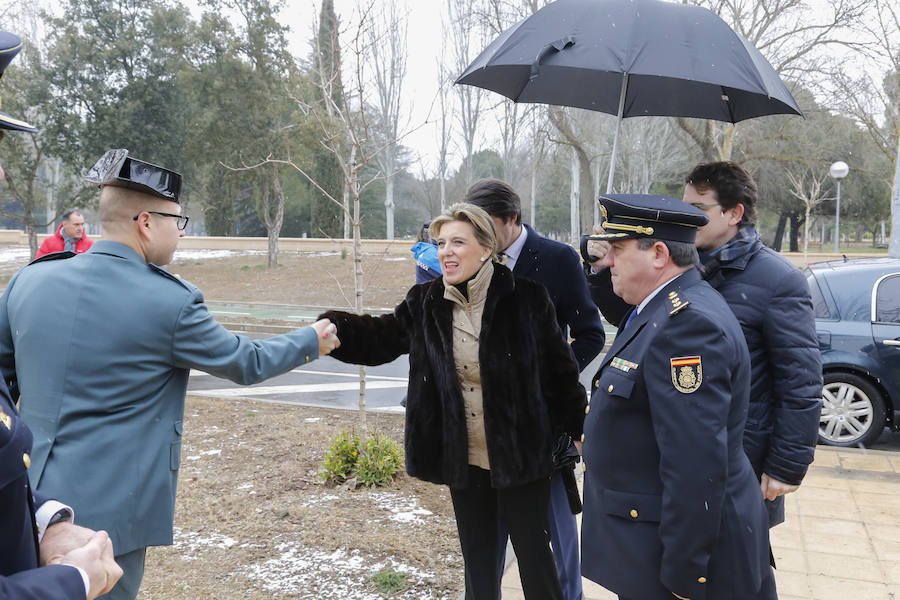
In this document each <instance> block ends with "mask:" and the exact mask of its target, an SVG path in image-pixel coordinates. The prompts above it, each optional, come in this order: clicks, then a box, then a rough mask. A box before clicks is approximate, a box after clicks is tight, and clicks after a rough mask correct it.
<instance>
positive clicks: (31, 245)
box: [25, 212, 38, 260]
mask: <svg viewBox="0 0 900 600" xmlns="http://www.w3.org/2000/svg"><path fill="white" fill-rule="evenodd" d="M25 233H26V234H27V235H28V249H29V250H31V259H32V260H34V257H35V255H36V254H37V251H38V243H37V229H36V228H35V226H34V219H32V218H31V215H30V214H29V213H28V212H26V213H25Z"/></svg>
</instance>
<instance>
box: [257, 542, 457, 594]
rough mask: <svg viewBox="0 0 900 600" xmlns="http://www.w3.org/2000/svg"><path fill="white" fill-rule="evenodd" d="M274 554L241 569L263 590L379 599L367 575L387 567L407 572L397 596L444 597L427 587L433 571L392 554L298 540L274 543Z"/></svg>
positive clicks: (369, 575) (370, 575) (432, 576)
mask: <svg viewBox="0 0 900 600" xmlns="http://www.w3.org/2000/svg"><path fill="white" fill-rule="evenodd" d="M276 550H277V551H278V552H280V553H281V554H280V556H278V557H277V558H271V559H269V560H267V561H265V562H262V563H257V564H255V565H252V566H250V567H249V568H248V569H246V570H245V571H243V573H242V574H243V575H246V576H247V577H249V578H250V579H253V580H256V581H257V582H258V584H259V585H260V586H261V587H262V588H263V589H265V590H268V591H270V592H277V593H282V594H289V595H294V596H296V597H298V598H304V599H306V598H310V599H313V598H342V599H346V600H381V599H382V598H383V596H382V595H381V594H380V593H378V592H377V591H375V590H374V589H372V588H370V581H369V580H370V579H371V577H372V576H373V575H375V574H376V573H378V572H379V571H382V570H385V569H390V570H393V571H397V572H400V573H404V574H405V575H406V579H407V583H408V585H409V587H408V588H407V589H406V591H404V592H402V593H400V594H396V595H394V596H392V598H396V599H399V600H444V599H446V598H447V597H446V596H435V595H434V593H433V592H432V591H431V590H430V589H428V585H429V582H430V580H433V579H434V574H433V573H428V572H425V571H420V570H418V569H416V568H415V567H411V566H408V565H404V564H401V563H398V562H396V561H395V560H394V559H393V558H387V559H376V558H374V557H365V556H361V555H360V554H359V551H357V550H353V551H351V552H350V553H349V554H348V552H347V551H346V550H344V549H339V550H336V551H335V552H331V553H328V552H321V551H318V550H312V549H309V548H304V547H303V546H300V545H299V544H294V543H282V544H278V546H276Z"/></svg>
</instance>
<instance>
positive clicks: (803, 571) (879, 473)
mask: <svg viewBox="0 0 900 600" xmlns="http://www.w3.org/2000/svg"><path fill="white" fill-rule="evenodd" d="M785 512H786V517H787V520H786V521H785V522H784V523H782V524H781V525H779V526H777V527H775V528H774V529H773V530H772V534H771V535H772V548H773V551H774V554H775V562H776V563H777V564H778V569H777V570H776V572H775V578H776V581H777V583H778V597H779V599H780V600H900V454H897V453H895V452H883V451H877V450H858V449H847V448H830V447H825V446H819V448H818V449H817V450H816V460H815V463H813V465H812V466H811V467H810V470H809V474H808V475H807V476H806V479H805V480H804V482H803V485H802V486H801V487H800V489H799V490H798V491H797V492H795V493H793V494H789V495H788V496H787V499H786V501H785ZM583 581H584V600H616V595H615V594H613V593H612V592H609V591H608V590H606V589H604V588H602V587H600V586H599V585H596V584H595V583H593V582H591V581H588V580H587V579H585V580H583ZM502 589H503V600H519V599H522V598H524V596H523V595H522V588H521V584H520V582H519V571H518V568H517V566H516V564H515V562H514V561H513V562H512V564H510V566H509V568H507V570H506V575H505V576H504V578H503V588H502Z"/></svg>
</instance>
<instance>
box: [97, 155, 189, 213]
mask: <svg viewBox="0 0 900 600" xmlns="http://www.w3.org/2000/svg"><path fill="white" fill-rule="evenodd" d="M84 180H85V181H86V182H87V183H91V184H94V185H112V186H115V187H124V188H129V189H132V190H137V191H139V192H144V193H145V194H150V195H153V196H158V197H160V198H165V199H166V200H171V201H172V202H178V199H179V197H180V196H181V175H180V174H178V173H176V172H175V171H170V170H169V169H165V168H163V167H160V166H158V165H154V164H152V163H148V162H146V161H143V160H138V159H136V158H132V157H130V156H128V150H125V149H124V148H117V149H115V150H107V151H106V154H104V155H103V156H101V157H100V160H98V161H97V162H96V163H95V164H94V166H93V167H91V168H90V169H88V172H87V173H86V174H85V176H84Z"/></svg>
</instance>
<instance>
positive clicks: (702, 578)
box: [697, 577, 706, 583]
mask: <svg viewBox="0 0 900 600" xmlns="http://www.w3.org/2000/svg"><path fill="white" fill-rule="evenodd" d="M697 583H706V577H700V578H699V579H697Z"/></svg>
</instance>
